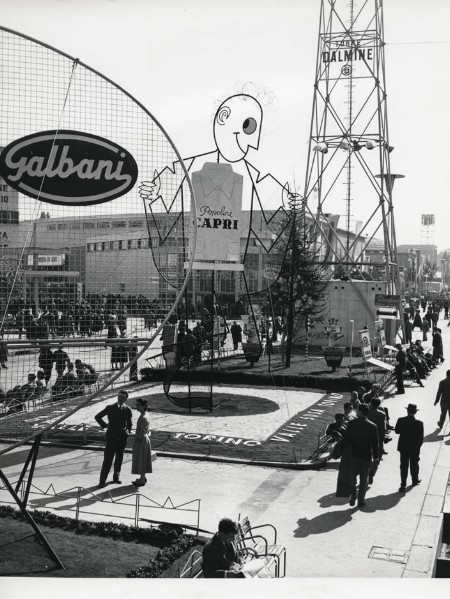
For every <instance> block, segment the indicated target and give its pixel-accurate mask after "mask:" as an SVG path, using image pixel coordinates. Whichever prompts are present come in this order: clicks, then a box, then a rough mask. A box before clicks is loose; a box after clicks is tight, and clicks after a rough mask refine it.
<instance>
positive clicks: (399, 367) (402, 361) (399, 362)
mask: <svg viewBox="0 0 450 599" xmlns="http://www.w3.org/2000/svg"><path fill="white" fill-rule="evenodd" d="M395 347H396V349H397V350H398V351H397V353H396V354H395V368H394V373H395V381H396V384H397V391H396V392H395V393H396V395H403V394H404V393H405V385H404V383H403V373H404V372H405V370H406V354H405V352H404V351H403V349H402V346H401V344H400V343H397V344H396V346H395Z"/></svg>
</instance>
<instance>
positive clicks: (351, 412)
mask: <svg viewBox="0 0 450 599" xmlns="http://www.w3.org/2000/svg"><path fill="white" fill-rule="evenodd" d="M355 418H356V410H355V409H354V408H353V406H352V404H351V403H350V402H349V401H346V402H345V404H344V424H347V423H348V422H350V420H354V419H355Z"/></svg>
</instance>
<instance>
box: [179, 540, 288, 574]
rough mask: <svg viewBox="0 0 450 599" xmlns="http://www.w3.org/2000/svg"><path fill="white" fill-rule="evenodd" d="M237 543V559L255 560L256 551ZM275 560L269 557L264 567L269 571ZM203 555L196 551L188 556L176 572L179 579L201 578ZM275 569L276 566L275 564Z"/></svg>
mask: <svg viewBox="0 0 450 599" xmlns="http://www.w3.org/2000/svg"><path fill="white" fill-rule="evenodd" d="M239 543H240V542H238V543H237V549H238V553H239V558H242V560H243V562H244V563H248V562H249V561H251V560H252V559H253V558H257V557H258V556H257V554H256V551H255V550H254V549H251V548H250V547H245V546H244V545H243V546H242V547H239ZM274 560H276V557H274V556H270V559H269V561H268V562H267V563H266V567H267V568H269V569H270V567H271V565H272V564H273V563H274ZM202 562H203V555H202V553H200V551H197V549H194V551H193V552H192V553H191V555H190V556H189V558H188V560H187V562H186V563H185V564H184V566H183V568H182V569H181V572H180V571H178V577H179V578H203V569H202ZM275 566H276V567H277V564H275Z"/></svg>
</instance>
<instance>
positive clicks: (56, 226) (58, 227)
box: [47, 219, 145, 231]
mask: <svg viewBox="0 0 450 599" xmlns="http://www.w3.org/2000/svg"><path fill="white" fill-rule="evenodd" d="M127 226H128V227H130V228H134V229H140V228H143V227H144V226H145V223H144V221H143V220H142V219H141V220H129V221H128V222H127V221H126V220H112V221H98V222H84V223H83V222H77V221H75V222H71V223H52V224H50V225H47V231H66V230H68V229H95V228H97V229H124V228H126V227H127Z"/></svg>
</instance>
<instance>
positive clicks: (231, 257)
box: [140, 94, 297, 291]
mask: <svg viewBox="0 0 450 599" xmlns="http://www.w3.org/2000/svg"><path fill="white" fill-rule="evenodd" d="M262 120H263V111H262V108H261V105H260V103H259V102H258V101H257V100H256V99H255V98H254V97H253V96H250V95H247V94H238V95H235V96H231V97H229V98H227V99H226V100H225V101H224V102H222V104H221V105H220V106H219V108H218V109H217V112H216V114H215V117H214V129H213V131H214V140H215V143H216V149H215V150H213V151H212V152H208V153H205V154H201V155H198V156H193V157H190V158H187V159H185V160H184V163H185V166H186V169H187V171H188V172H189V173H190V174H191V177H192V185H193V188H194V193H195V197H196V202H197V234H198V237H197V244H196V248H195V259H196V260H200V261H208V260H209V261H221V262H227V261H228V262H233V263H243V264H245V262H246V258H247V255H248V247H249V241H250V239H251V238H253V239H256V240H257V241H258V242H259V244H260V246H262V248H263V250H264V251H265V252H267V253H268V254H269V253H270V252H272V251H273V249H274V247H275V246H276V244H277V242H278V241H279V239H280V236H281V234H282V232H283V230H285V229H286V228H287V227H288V226H289V219H288V213H287V206H286V203H287V202H289V201H290V200H292V199H293V198H295V197H297V196H296V194H294V193H291V192H290V190H289V186H288V185H287V184H286V185H283V184H282V183H280V182H279V181H278V180H277V179H275V178H274V177H273V176H272V175H271V174H265V175H263V176H262V175H261V173H260V171H259V170H258V169H257V168H255V167H254V166H252V164H250V162H249V161H248V159H247V155H248V153H249V150H250V149H254V150H258V147H259V142H260V135H261V127H262ZM233 167H234V168H233ZM237 167H239V168H237ZM181 170H182V169H181V168H180V167H179V165H177V164H174V165H173V168H169V167H167V168H165V169H163V170H162V171H161V172H159V173H158V172H156V173H155V175H154V177H153V179H152V181H146V182H143V183H142V184H141V187H140V190H141V196H142V198H143V199H144V201H145V202H146V208H148V209H149V213H150V214H151V215H152V216H153V217H155V213H154V209H155V206H156V204H155V202H157V200H161V202H160V203H158V212H160V210H161V208H160V205H161V204H162V206H163V207H164V208H165V209H166V210H167V212H169V211H171V210H172V211H173V206H174V201H175V198H176V197H177V195H179V194H181V193H182V186H183V183H184V178H183V174H182V173H181ZM236 170H240V171H241V172H242V174H239V173H238V172H236ZM171 196H172V197H171ZM243 204H244V205H246V206H247V207H248V208H249V210H250V217H249V219H248V221H246V222H245V223H243V219H242V214H241V210H242V206H243ZM256 212H259V213H260V215H261V216H260V217H259V215H258V218H257V217H256ZM153 222H154V224H155V225H156V227H157V226H158V220H157V219H156V218H153ZM159 235H160V243H161V244H163V243H164V235H163V234H162V231H161V232H160V233H159ZM242 238H244V239H246V240H247V243H246V246H245V249H244V251H243V252H242V251H241V250H240V239H242ZM242 255H243V257H242ZM268 271H269V272H270V269H268ZM270 279H271V277H270V276H266V277H264V281H261V283H262V284H261V289H258V291H261V290H263V289H264V288H267V287H269V286H270V285H271V284H272V283H273V280H270Z"/></svg>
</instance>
